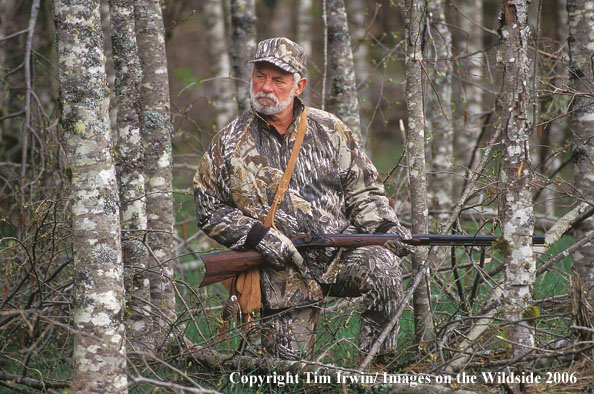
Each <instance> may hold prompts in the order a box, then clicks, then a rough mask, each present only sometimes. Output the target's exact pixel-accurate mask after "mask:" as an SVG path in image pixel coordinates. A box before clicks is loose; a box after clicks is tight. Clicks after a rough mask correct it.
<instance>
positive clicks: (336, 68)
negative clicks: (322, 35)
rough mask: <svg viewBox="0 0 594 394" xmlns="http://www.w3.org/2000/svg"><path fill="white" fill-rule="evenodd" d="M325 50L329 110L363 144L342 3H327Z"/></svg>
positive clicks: (345, 18)
mask: <svg viewBox="0 0 594 394" xmlns="http://www.w3.org/2000/svg"><path fill="white" fill-rule="evenodd" d="M327 14H328V47H329V50H330V65H331V69H332V90H331V93H330V94H331V98H330V111H331V112H333V113H334V114H336V116H338V117H339V118H340V119H341V120H342V121H343V122H344V123H345V124H346V125H347V126H348V127H349V128H350V129H351V131H352V132H353V135H354V136H355V138H356V139H357V142H359V144H360V145H364V144H365V139H366V136H364V135H363V134H362V130H361V118H360V117H359V98H358V97H357V83H356V81H355V65H354V63H353V51H352V49H351V35H350V34H349V26H348V24H347V13H346V9H345V7H344V1H343V0H327Z"/></svg>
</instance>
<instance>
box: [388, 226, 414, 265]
mask: <svg viewBox="0 0 594 394" xmlns="http://www.w3.org/2000/svg"><path fill="white" fill-rule="evenodd" d="M386 234H396V235H399V236H400V237H401V238H402V239H411V238H412V236H411V233H410V231H409V230H408V229H407V228H406V227H404V226H402V225H400V224H397V225H395V226H393V227H390V229H388V230H387V231H386ZM384 246H385V247H386V248H388V250H390V251H391V252H392V253H394V254H395V255H396V256H398V257H404V256H407V255H409V254H411V253H412V252H414V250H415V249H414V246H411V245H407V244H405V243H402V242H400V241H388V242H386V243H385V244H384Z"/></svg>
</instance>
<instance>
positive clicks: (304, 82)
mask: <svg viewBox="0 0 594 394" xmlns="http://www.w3.org/2000/svg"><path fill="white" fill-rule="evenodd" d="M305 85H307V78H301V79H300V80H299V81H297V89H296V90H295V96H299V95H300V94H301V93H302V92H303V89H305Z"/></svg>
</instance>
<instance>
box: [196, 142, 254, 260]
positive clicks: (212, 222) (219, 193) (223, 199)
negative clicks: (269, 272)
mask: <svg viewBox="0 0 594 394" xmlns="http://www.w3.org/2000/svg"><path fill="white" fill-rule="evenodd" d="M222 149H223V144H221V143H220V139H217V137H215V139H214V140H213V142H212V143H211V145H210V146H209V148H208V150H207V151H206V153H205V154H204V156H203V157H202V160H201V162H200V165H199V167H198V170H197V171H196V175H195V176H194V180H193V183H194V200H195V202H196V218H197V219H198V227H200V228H201V229H202V230H203V231H204V233H205V234H206V235H208V236H209V237H211V238H212V239H214V240H215V241H217V242H218V243H220V244H222V245H224V246H226V247H228V248H231V249H240V248H241V247H243V245H244V243H245V240H246V237H247V234H248V232H249V231H250V229H251V228H252V227H253V226H254V225H255V224H256V223H259V222H258V221H257V220H256V219H254V218H251V217H249V216H246V215H244V214H243V212H242V211H241V210H239V209H238V208H236V207H235V206H234V204H233V201H232V199H231V192H230V190H229V173H228V171H227V168H228V167H227V165H226V163H225V160H224V152H223V151H222Z"/></svg>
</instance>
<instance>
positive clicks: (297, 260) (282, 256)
mask: <svg viewBox="0 0 594 394" xmlns="http://www.w3.org/2000/svg"><path fill="white" fill-rule="evenodd" d="M256 250H257V251H258V252H259V253H260V254H261V255H263V256H264V257H266V261H267V262H268V263H270V265H271V266H272V267H273V268H274V269H276V270H278V271H279V270H283V269H286V268H287V266H289V265H290V264H293V265H295V266H296V267H298V268H302V267H303V257H301V254H299V252H298V251H297V248H296V247H295V245H293V242H291V240H290V239H289V238H287V237H285V236H284V235H283V234H282V233H281V232H279V231H277V230H276V229H275V228H273V227H271V228H270V229H269V230H268V232H267V233H266V235H265V236H264V238H262V240H261V241H260V242H258V244H257V245H256Z"/></svg>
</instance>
